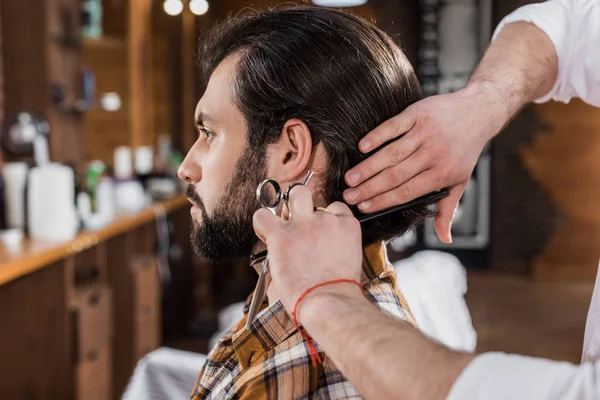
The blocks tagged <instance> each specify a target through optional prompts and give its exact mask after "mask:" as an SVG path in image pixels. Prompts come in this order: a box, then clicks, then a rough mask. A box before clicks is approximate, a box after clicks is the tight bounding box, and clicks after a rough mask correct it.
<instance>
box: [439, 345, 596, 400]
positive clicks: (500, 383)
mask: <svg viewBox="0 0 600 400" xmlns="http://www.w3.org/2000/svg"><path fill="white" fill-rule="evenodd" d="M500 399H502V400H504V399H511V400H531V399H536V400H597V399H600V364H589V363H588V364H582V365H573V364H570V363H565V362H555V361H549V360H543V359H538V358H532V357H524V356H517V355H508V354H504V353H486V354H482V355H480V356H478V357H476V358H475V359H474V360H473V361H472V362H471V363H470V364H469V365H468V366H467V368H465V370H464V371H463V372H462V374H461V375H460V376H459V378H458V380H457V381H456V382H455V383H454V386H453V387H452V390H451V391H450V394H449V396H448V397H447V400H500Z"/></svg>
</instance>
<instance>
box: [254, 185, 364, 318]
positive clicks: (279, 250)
mask: <svg viewBox="0 0 600 400" xmlns="http://www.w3.org/2000/svg"><path fill="white" fill-rule="evenodd" d="M290 209H291V217H290V219H288V220H284V219H281V218H278V217H276V216H274V215H273V214H272V213H271V212H270V211H268V210H266V209H264V208H262V209H260V210H258V211H257V212H256V213H255V214H254V219H253V223H254V230H255V232H256V234H257V236H258V237H259V238H260V240H262V241H263V242H264V243H266V245H267V250H268V251H269V269H270V272H271V277H272V280H271V286H272V288H273V289H274V291H275V294H276V295H277V296H278V297H279V298H280V300H281V302H282V303H283V305H284V307H285V308H286V309H287V310H288V311H290V312H291V311H293V308H294V305H295V303H296V300H298V298H299V297H300V296H301V295H302V293H304V292H305V291H306V290H307V289H309V288H311V287H313V286H315V285H317V284H319V283H323V282H326V281H330V280H334V279H354V280H357V281H360V272H361V266H362V237H361V230H360V224H359V222H358V220H357V219H356V218H355V217H354V216H353V215H352V212H351V211H350V209H349V208H348V206H346V205H345V204H343V203H339V202H336V203H333V204H331V205H329V206H328V207H327V209H328V210H329V212H328V213H326V212H323V211H313V209H314V206H313V201H312V195H311V191H310V190H309V189H308V188H307V187H304V186H297V187H295V188H294V189H293V190H292V191H291V193H290ZM333 286H346V287H347V288H344V289H343V290H356V291H357V292H360V289H359V288H358V287H356V286H355V285H352V284H346V283H342V284H336V285H331V288H330V287H329V286H325V287H323V288H319V289H318V290H316V291H315V295H316V294H317V293H319V292H320V291H327V290H337V288H335V289H334V288H333ZM310 296H312V294H311V295H310ZM310 296H308V298H307V299H306V300H305V301H307V300H308V299H309V298H310ZM303 303H304V301H303Z"/></svg>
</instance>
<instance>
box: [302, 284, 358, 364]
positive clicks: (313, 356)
mask: <svg viewBox="0 0 600 400" xmlns="http://www.w3.org/2000/svg"><path fill="white" fill-rule="evenodd" d="M335 283H353V284H355V285H357V286H358V287H359V288H360V289H361V290H362V288H363V287H362V285H361V284H360V283H359V282H358V281H355V280H354V279H335V280H332V281H327V282H323V283H319V284H317V285H315V286H313V287H311V288H308V289H307V290H306V291H305V292H304V293H302V295H301V296H300V297H298V300H296V304H294V311H292V318H293V319H294V325H296V328H297V329H298V332H300V335H301V336H302V338H303V339H304V340H305V341H306V343H307V345H308V351H309V353H310V360H311V361H312V365H313V367H315V368H316V367H317V363H319V364H323V360H321V356H320V355H319V352H318V351H317V348H316V346H315V344H314V342H313V340H312V338H311V337H310V336H309V334H308V333H306V331H305V330H304V329H302V328H301V327H300V323H299V322H298V314H297V313H298V306H299V305H300V302H302V300H304V298H305V297H306V296H307V295H308V294H309V293H310V292H312V291H314V290H316V289H318V288H321V287H323V286H327V285H333V284H335Z"/></svg>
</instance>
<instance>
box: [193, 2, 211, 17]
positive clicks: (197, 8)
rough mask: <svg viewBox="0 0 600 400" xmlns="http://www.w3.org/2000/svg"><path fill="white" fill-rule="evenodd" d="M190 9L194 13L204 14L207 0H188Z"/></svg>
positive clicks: (206, 9) (206, 8)
mask: <svg viewBox="0 0 600 400" xmlns="http://www.w3.org/2000/svg"><path fill="white" fill-rule="evenodd" d="M190 11H191V12H192V13H193V14H194V15H204V14H206V12H207V11H208V1H206V0H190Z"/></svg>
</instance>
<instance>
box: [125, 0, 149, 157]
mask: <svg viewBox="0 0 600 400" xmlns="http://www.w3.org/2000/svg"><path fill="white" fill-rule="evenodd" d="M151 21H152V0H129V21H128V25H127V27H128V32H127V41H128V48H129V49H128V50H129V51H128V63H129V64H128V65H129V72H128V75H127V77H128V82H129V97H128V98H127V101H128V102H129V132H130V135H131V146H132V147H133V148H136V147H138V146H143V145H147V144H150V143H148V138H151V137H153V133H152V130H153V124H152V122H151V121H152V120H153V118H152V104H151V101H149V99H151V98H152V77H151V71H152V70H151V67H150V68H149V66H150V65H152V46H151V43H152V40H151V39H152V31H151Z"/></svg>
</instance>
